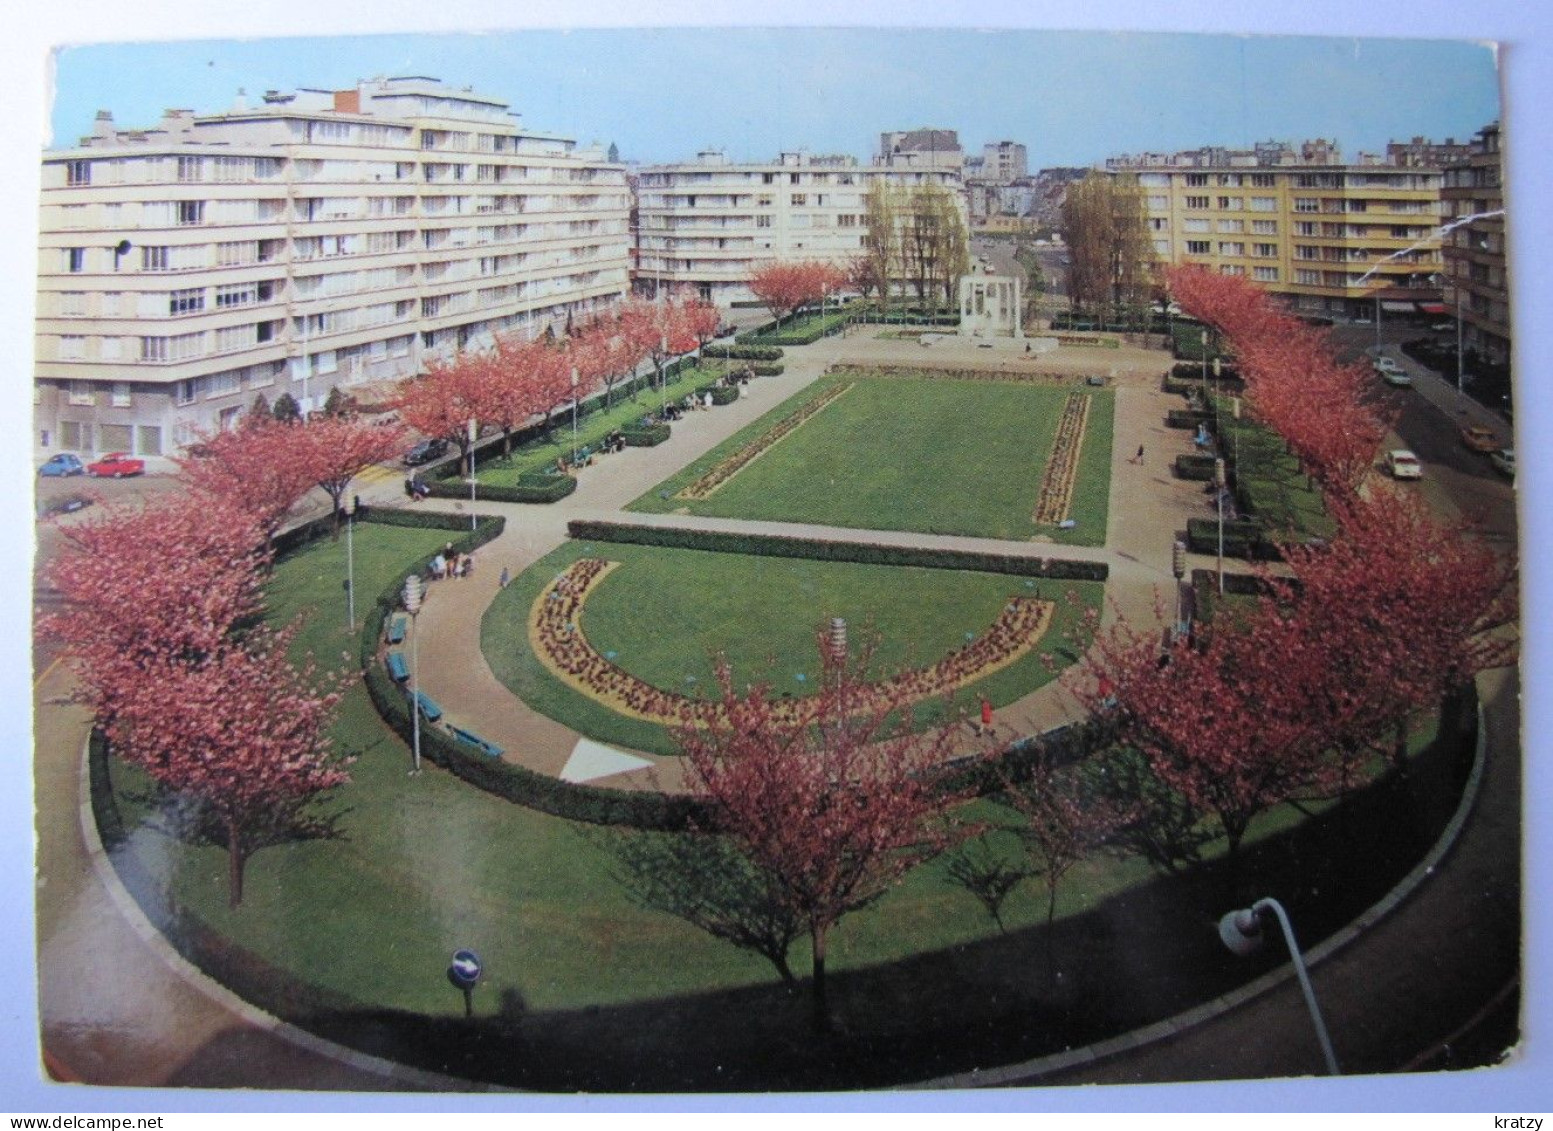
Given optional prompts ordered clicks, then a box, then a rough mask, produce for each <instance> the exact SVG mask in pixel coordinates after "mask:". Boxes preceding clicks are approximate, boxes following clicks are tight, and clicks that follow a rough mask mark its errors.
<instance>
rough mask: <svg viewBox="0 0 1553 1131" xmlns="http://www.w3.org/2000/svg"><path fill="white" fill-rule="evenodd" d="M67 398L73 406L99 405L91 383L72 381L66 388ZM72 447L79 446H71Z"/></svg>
mask: <svg viewBox="0 0 1553 1131" xmlns="http://www.w3.org/2000/svg"><path fill="white" fill-rule="evenodd" d="M65 389H66V396H67V397H68V399H69V401H70V403H71V404H73V405H94V404H96V403H97V392H96V390H95V389H94V388H93V387H92V383H91V382H90V381H71V382H69V383H68V384H67V385H66V386H65ZM70 446H71V447H77V446H78V445H75V444H71V445H70Z"/></svg>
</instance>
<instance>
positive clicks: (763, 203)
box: [755, 192, 771, 208]
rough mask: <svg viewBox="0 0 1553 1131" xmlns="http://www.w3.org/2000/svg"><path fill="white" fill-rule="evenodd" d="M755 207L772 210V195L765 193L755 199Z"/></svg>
mask: <svg viewBox="0 0 1553 1131" xmlns="http://www.w3.org/2000/svg"><path fill="white" fill-rule="evenodd" d="M755 207H757V208H770V207H771V194H770V193H769V192H763V193H761V194H760V195H759V196H757V197H756V198H755Z"/></svg>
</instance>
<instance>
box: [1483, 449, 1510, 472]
mask: <svg viewBox="0 0 1553 1131" xmlns="http://www.w3.org/2000/svg"><path fill="white" fill-rule="evenodd" d="M1488 462H1489V463H1491V464H1493V465H1494V470H1495V471H1497V472H1499V473H1500V474H1501V475H1508V476H1509V477H1510V478H1511V479H1514V478H1515V449H1514V448H1500V449H1499V450H1498V451H1497V452H1494V453H1493V454H1492V455H1490V456H1489V457H1488Z"/></svg>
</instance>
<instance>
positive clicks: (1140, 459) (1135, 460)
mask: <svg viewBox="0 0 1553 1131" xmlns="http://www.w3.org/2000/svg"><path fill="white" fill-rule="evenodd" d="M1127 462H1128V463H1142V462H1143V445H1142V444H1139V445H1138V454H1137V455H1135V456H1133V457H1132V458H1131V459H1130V460H1128V461H1127Z"/></svg>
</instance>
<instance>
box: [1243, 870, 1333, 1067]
mask: <svg viewBox="0 0 1553 1131" xmlns="http://www.w3.org/2000/svg"><path fill="white" fill-rule="evenodd" d="M1269 916H1271V917H1272V918H1275V919H1277V920H1278V925H1279V926H1280V927H1282V928H1283V940H1284V942H1285V943H1287V944H1288V947H1289V957H1290V958H1292V959H1293V960H1294V972H1295V974H1297V975H1298V976H1299V980H1300V990H1301V991H1302V992H1303V993H1304V995H1305V1005H1306V1006H1307V1007H1308V1008H1309V1010H1310V1020H1311V1022H1312V1023H1313V1024H1314V1025H1315V1027H1316V1039H1317V1040H1318V1041H1320V1042H1321V1055H1322V1056H1323V1057H1324V1058H1325V1060H1326V1065H1327V1073H1328V1075H1331V1076H1338V1075H1341V1070H1340V1069H1339V1068H1338V1067H1337V1055H1336V1054H1335V1053H1334V1052H1333V1051H1332V1038H1331V1037H1329V1036H1328V1035H1327V1027H1326V1022H1325V1021H1323V1020H1322V1019H1321V1007H1320V1006H1318V1005H1317V1004H1316V991H1315V990H1313V989H1311V986H1310V975H1309V974H1307V973H1306V971H1305V959H1304V956H1302V955H1301V954H1300V948H1299V944H1298V943H1296V942H1295V941H1294V928H1293V927H1292V926H1290V925H1289V916H1288V914H1287V913H1286V912H1285V911H1284V909H1283V905H1282V904H1280V903H1279V902H1278V901H1277V900H1276V899H1259V900H1257V901H1256V902H1255V903H1253V904H1252V905H1251V906H1250V907H1248V908H1246V909H1244V910H1242V911H1231V912H1230V913H1229V914H1228V915H1226V916H1224V918H1222V919H1220V920H1219V939H1220V940H1221V941H1222V942H1223V943H1224V945H1225V946H1227V947H1229V949H1230V950H1231V951H1233V952H1234V953H1235V954H1237V955H1239V956H1240V957H1242V958H1244V957H1246V955H1248V954H1253V953H1255V952H1256V951H1257V950H1259V949H1260V948H1261V946H1262V923H1263V921H1264V920H1265V919H1267V918H1268V917H1269Z"/></svg>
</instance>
